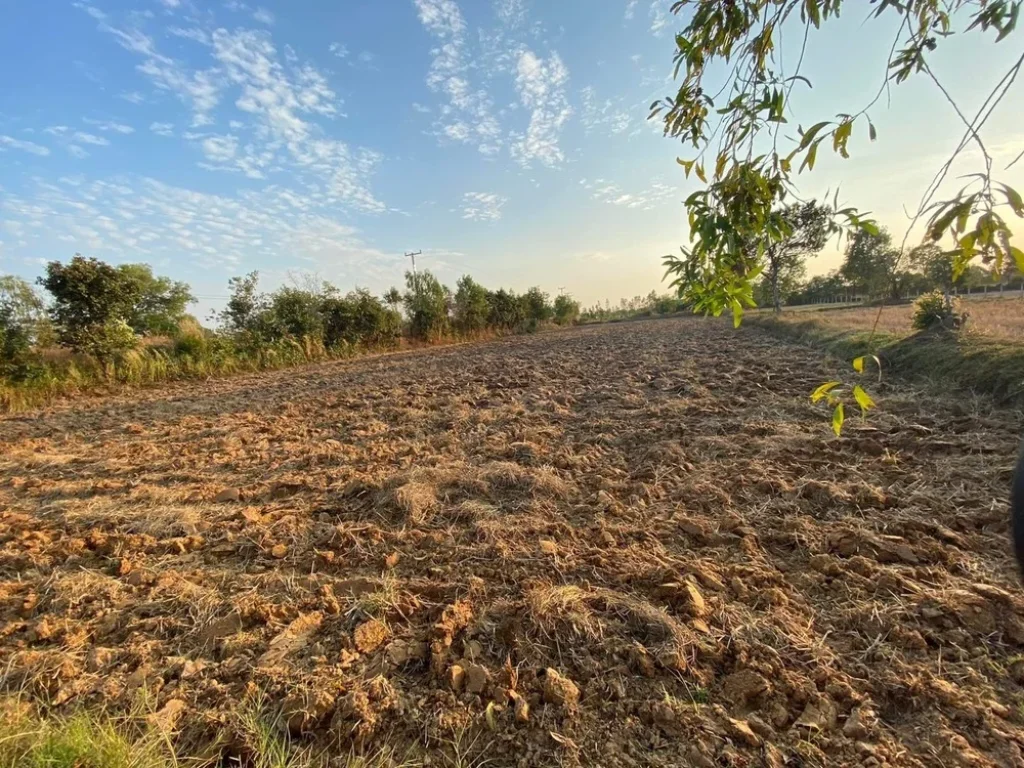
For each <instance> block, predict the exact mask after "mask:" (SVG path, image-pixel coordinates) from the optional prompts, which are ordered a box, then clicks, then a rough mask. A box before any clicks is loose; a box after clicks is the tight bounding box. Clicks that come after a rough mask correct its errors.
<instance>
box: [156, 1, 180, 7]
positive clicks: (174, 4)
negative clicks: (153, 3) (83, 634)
mask: <svg viewBox="0 0 1024 768" xmlns="http://www.w3.org/2000/svg"><path fill="white" fill-rule="evenodd" d="M159 2H160V4H161V5H163V6H164V7H165V8H177V7H178V6H179V5H181V0H159Z"/></svg>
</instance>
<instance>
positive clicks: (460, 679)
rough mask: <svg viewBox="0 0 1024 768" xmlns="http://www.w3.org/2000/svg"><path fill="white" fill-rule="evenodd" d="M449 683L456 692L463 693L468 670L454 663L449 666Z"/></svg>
mask: <svg viewBox="0 0 1024 768" xmlns="http://www.w3.org/2000/svg"><path fill="white" fill-rule="evenodd" d="M448 685H449V686H451V689H452V690H453V691H455V692H456V693H462V689H463V687H464V686H465V685H466V670H464V669H463V668H462V667H461V666H460V665H458V664H452V665H451V666H450V667H449V668H448Z"/></svg>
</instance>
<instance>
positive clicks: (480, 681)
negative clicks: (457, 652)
mask: <svg viewBox="0 0 1024 768" xmlns="http://www.w3.org/2000/svg"><path fill="white" fill-rule="evenodd" d="M465 670H466V690H467V691H469V692H470V693H476V694H480V693H483V692H484V689H486V688H487V683H489V682H490V680H491V673H490V672H489V671H488V670H487V667H485V666H483V665H482V664H473V663H470V664H466V666H465Z"/></svg>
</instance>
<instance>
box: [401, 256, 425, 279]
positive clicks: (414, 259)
mask: <svg viewBox="0 0 1024 768" xmlns="http://www.w3.org/2000/svg"><path fill="white" fill-rule="evenodd" d="M422 253H423V251H422V250H419V251H414V252H412V253H407V254H405V257H406V258H407V259H412V273H413V274H414V275H415V274H416V257H417V256H420V255H422Z"/></svg>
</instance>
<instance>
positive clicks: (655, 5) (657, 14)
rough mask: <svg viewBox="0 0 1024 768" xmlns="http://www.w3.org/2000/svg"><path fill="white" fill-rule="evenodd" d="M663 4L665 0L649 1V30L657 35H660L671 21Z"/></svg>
mask: <svg viewBox="0 0 1024 768" xmlns="http://www.w3.org/2000/svg"><path fill="white" fill-rule="evenodd" d="M665 4H666V3H665V0H653V2H652V3H651V10H650V17H651V32H653V33H654V34H655V35H656V36H657V37H661V35H662V34H664V32H665V30H666V29H668V27H669V25H670V24H671V23H672V22H671V20H670V19H669V15H668V13H667V12H666V11H665Z"/></svg>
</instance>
